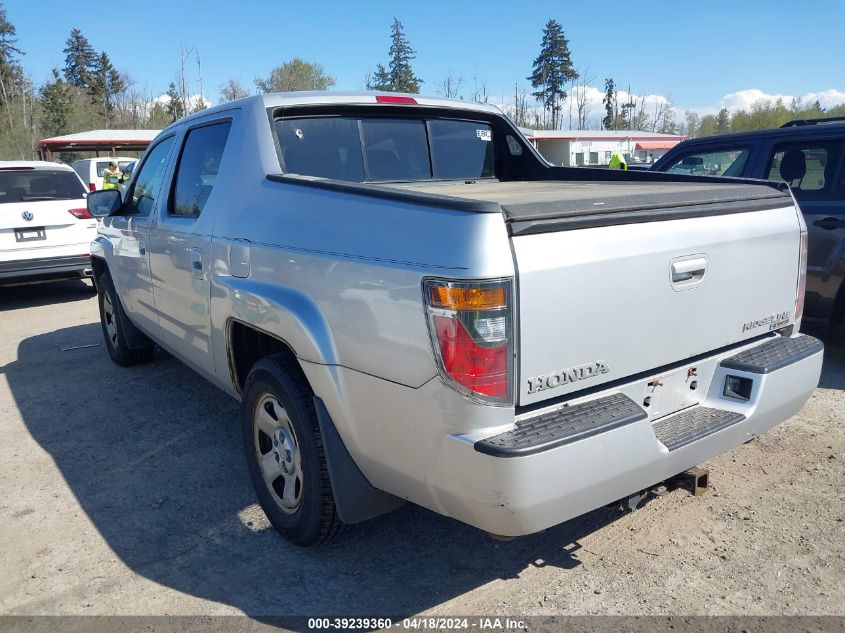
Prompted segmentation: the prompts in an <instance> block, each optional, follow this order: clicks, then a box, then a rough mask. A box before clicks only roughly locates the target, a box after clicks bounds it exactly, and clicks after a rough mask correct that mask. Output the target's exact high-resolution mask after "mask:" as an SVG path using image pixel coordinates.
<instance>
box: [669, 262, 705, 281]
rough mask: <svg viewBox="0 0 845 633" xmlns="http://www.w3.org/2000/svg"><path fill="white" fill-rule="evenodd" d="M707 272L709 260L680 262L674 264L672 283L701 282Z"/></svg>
mask: <svg viewBox="0 0 845 633" xmlns="http://www.w3.org/2000/svg"><path fill="white" fill-rule="evenodd" d="M706 271H707V258H706V257H696V258H695V259H685V260H682V261H679V262H672V283H673V284H674V283H681V282H684V281H700V280H701V279H702V278H703V277H704V273H705V272H706Z"/></svg>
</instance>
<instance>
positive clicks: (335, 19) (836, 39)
mask: <svg viewBox="0 0 845 633" xmlns="http://www.w3.org/2000/svg"><path fill="white" fill-rule="evenodd" d="M4 4H5V7H6V10H7V13H8V17H9V19H10V20H11V21H12V23H13V24H14V25H15V26H16V27H17V30H18V40H19V46H20V47H21V48H23V49H24V50H25V51H26V53H27V54H26V56H25V57H24V63H25V65H26V67H27V70H28V72H29V73H30V74H31V76H32V78H33V79H34V80H35V81H36V83H40V82H42V81H44V80H46V79H48V78H49V76H50V70H51V68H52V67H54V66H57V67H61V66H62V64H63V62H64V56H63V54H62V52H61V50H62V48H64V40H65V39H66V38H67V35H68V33H69V32H70V30H71V28H73V27H78V28H80V29H82V32H83V33H84V34H85V35H86V36H87V37H88V38H89V40H90V41H91V43H92V44H93V45H94V47H95V48H96V49H97V50H98V51H99V50H105V51H106V52H108V53H109V55H110V56H111V58H112V61H113V62H114V64H115V65H116V66H117V67H118V68H119V69H121V70H125V71H128V72H129V73H130V74H131V75H132V77H133V78H134V79H135V81H136V82H137V84H138V86H139V87H140V88H141V89H145V90H146V91H148V92H149V93H150V94H151V95H153V96H155V95H158V94H161V93H163V92H164V91H165V90H166V88H167V84H168V83H169V82H170V81H171V80H173V79H174V78H175V77H176V73H177V70H178V67H179V51H180V45H182V46H184V47H185V48H190V47H196V49H197V50H198V51H199V53H200V55H201V60H202V72H203V86H204V92H205V94H206V95H207V96H208V97H209V98H210V99H211V100H212V101H215V102H216V101H217V100H218V98H219V86H220V84H221V83H223V82H224V81H225V80H226V79H228V78H236V79H239V80H240V81H241V82H242V83H243V84H245V85H249V86H250V87H252V80H253V79H254V78H255V77H256V76H258V75H265V74H267V73H268V72H269V70H270V69H271V68H272V67H273V66H275V65H278V64H279V63H281V62H283V61H285V60H288V59H290V58H292V57H295V56H298V57H302V58H305V59H307V60H311V61H317V62H319V63H321V64H323V66H324V67H325V68H326V70H327V71H328V72H330V73H331V74H332V75H334V76H335V77H336V78H337V85H336V88H338V89H352V90H357V89H361V88H363V84H364V76H365V75H366V73H367V71H368V70H371V69H373V68H374V67H375V65H376V63H378V62H379V61H385V59H386V55H387V48H388V46H389V39H388V38H389V30H390V25H391V22H392V19H393V17H394V16H396V17H398V18H399V19H400V20H401V21H402V22H403V23H404V25H405V29H406V34H407V36H408V38H409V40H410V42H411V44H412V46H413V47H414V48H415V49H416V50H417V60H416V63H415V70H416V72H417V74H418V75H420V76H421V77H422V78H423V79H424V81H425V83H424V85H423V92H424V93H431V94H436V93H437V84H438V82H439V80H440V79H441V78H442V77H443V76H444V74H445V73H446V72H447V71H451V72H452V73H454V74H455V75H460V76H463V77H464V79H465V87H464V93H465V94H466V93H471V91H472V87H471V84H472V77H473V76H477V77H478V79H479V81H485V82H486V83H487V86H488V92H489V93H490V94H491V96H492V97H493V99H494V100H495V101H500V100H501V98H502V95H504V98H505V101H507V100H508V98H509V95H510V94H512V92H513V85H514V82H520V84H522V85H523V86H526V87H527V85H528V82H527V81H526V79H525V78H526V76H527V75H528V74H529V72H530V69H531V62H532V60H533V59H534V57H535V56H536V55H537V52H538V49H539V44H540V38H541V29H542V27H543V24H544V23H545V22H546V20H547V19H549V18H555V19H557V20H558V21H559V22H561V24H562V25H563V27H564V31H565V33H566V35H567V37H568V38H569V39H570V47H571V50H572V54H573V60H574V62H575V64H576V66H578V67H583V66H589V67H590V68H591V70H592V72H593V73H594V74H595V75H596V76H597V79H596V82H595V85H596V86H597V87H598V88H601V86H602V84H603V80H604V78H605V77H613V78H614V79H615V80H616V81H617V83H618V84H619V85H620V86H621V87H625V86H627V85H628V84H630V86H631V88H632V92H634V93H636V94H655V95H669V96H671V98H672V101H673V102H674V103H675V105H676V106H678V107H680V108H696V109H703V110H706V109H710V108H713V107H715V106H717V105H720V104H722V103H726V104H727V105H735V104H739V105H742V102H743V99H745V100H747V99H751V98H753V97H754V95H756V94H757V93H751V96H748V95H745V96H742V95H743V94H744V93H742V92H741V91H746V90H751V89H756V90H759V91H761V94H763V95H768V94H782V95H806V94H816V93H820V92H822V91H825V90H828V91H831V90H833V91H835V92H829V93H827V94H828V97H829V98H830V99H834V100H835V99H838V97H839V96H840V94H841V95H842V96H843V97H845V35H843V31H842V25H843V24H845V2H843V0H817V1H810V0H805V1H804V2H796V1H795V0H790V1H789V2H782V1H779V0H769V1H766V2H763V1H758V0H734V1H733V2H728V1H726V0H707V1H706V2H705V1H702V0H699V1H694V2H678V1H676V0H671V1H670V0H665V1H662V2H659V1H657V0H633V1H632V2H627V3H618V4H617V3H612V2H597V1H592V2H587V1H585V0H582V1H579V2H574V1H569V0H557V1H555V2H550V1H545V2H536V1H533V0H521V1H519V2H499V1H493V0H488V1H487V2H483V3H482V2H461V1H459V0H452V1H450V2H440V1H435V0H427V1H426V2H407V1H406V2H396V1H393V2H386V1H381V0H371V1H368V2H361V3H352V2H334V1H325V0H324V1H320V2H310V3H308V2H302V1H301V0H299V1H297V2H288V1H281V2H280V1H276V2H258V1H257V0H240V1H239V2H219V1H215V0H208V1H206V2H193V1H192V2H188V1H186V0H170V1H168V2H165V1H161V0H138V1H136V2H120V1H119V0H108V1H106V2H103V1H98V2H86V1H85V0H77V1H76V2H68V1H67V0H5V2H4ZM614 5H615V6H616V7H618V8H617V9H614V10H611V11H609V10H608V7H612V6H614ZM106 7H114V13H113V14H111V13H110V12H109V11H108V10H107V8H106ZM609 14H612V15H609ZM190 70H191V72H192V79H193V80H194V82H195V81H196V72H195V67H193V66H192V67H191V68H190ZM734 93H739V94H740V97H735V96H734V97H732V98H733V101H732V100H731V99H732V98H729V99H727V100H725V97H726V95H734ZM746 97H747V98H746ZM843 100H845V98H843Z"/></svg>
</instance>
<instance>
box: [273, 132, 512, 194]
mask: <svg viewBox="0 0 845 633" xmlns="http://www.w3.org/2000/svg"><path fill="white" fill-rule="evenodd" d="M275 129H276V136H277V138H278V142H279V148H280V151H281V156H282V161H283V163H284V165H283V167H284V170H285V171H286V172H287V173H291V174H298V175H302V176H312V177H318V178H331V179H335V180H343V181H348V182H397V181H398V182H401V181H419V180H453V179H472V180H474V179H481V178H494V177H495V168H494V165H495V149H494V148H495V145H494V143H493V131H492V129H491V127H490V125H489V124H487V123H484V122H480V121H465V120H450V119H439V118H431V119H426V118H424V117H401V118H400V117H387V116H385V117H376V116H360V117H358V116H309V117H291V118H281V119H277V120H276V121H275ZM512 153H513V152H512Z"/></svg>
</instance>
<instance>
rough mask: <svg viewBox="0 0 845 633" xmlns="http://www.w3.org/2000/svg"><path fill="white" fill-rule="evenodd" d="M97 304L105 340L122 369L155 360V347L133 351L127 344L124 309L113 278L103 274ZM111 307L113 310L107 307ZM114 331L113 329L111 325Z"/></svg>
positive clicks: (100, 279) (98, 283) (98, 286)
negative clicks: (124, 329) (124, 328)
mask: <svg viewBox="0 0 845 633" xmlns="http://www.w3.org/2000/svg"><path fill="white" fill-rule="evenodd" d="M97 304H98V305H99V307H100V326H101V327H102V329H103V339H104V340H105V342H106V349H107V350H108V352H109V356H111V359H112V360H113V361H114V362H115V363H117V364H118V365H120V366H121V367H130V366H132V365H140V364H141V363H147V362H149V361H150V360H152V358H153V352H154V351H155V346H154V345H153V344H152V342H150V344H149V345H146V346H144V347H140V348H137V349H132V348H130V347H129V346H128V345H127V344H126V336H125V334H124V331H123V317H122V315H123V307H122V306H121V305H120V300H119V299H118V298H117V293H116V292H115V290H114V284H113V283H112V280H111V276H109V274H108V273H103V274H102V275H100V278H99V279H98V280H97ZM109 305H110V306H111V310H110V311H109V309H108V308H107V306H109ZM112 324H113V325H114V329H113V330H112V329H111V325H112Z"/></svg>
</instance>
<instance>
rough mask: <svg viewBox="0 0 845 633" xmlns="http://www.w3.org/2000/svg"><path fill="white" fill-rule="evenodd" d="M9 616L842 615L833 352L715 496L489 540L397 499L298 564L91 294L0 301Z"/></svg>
mask: <svg viewBox="0 0 845 633" xmlns="http://www.w3.org/2000/svg"><path fill="white" fill-rule="evenodd" d="M0 331H2V338H0V437H2V438H3V450H2V452H1V453H0V569H2V570H3V571H2V573H0V613H5V614H71V613H72V614H163V613H167V614H224V613H228V614H234V613H241V612H243V613H247V614H250V615H288V614H296V615H308V614H338V615H352V614H371V615H372V614H392V615H394V616H399V615H408V614H414V613H419V612H424V611H426V612H433V613H441V614H465V615H472V614H484V615H490V614H509V615H513V614H525V615H527V614H593V613H622V614H640V613H650V614H665V613H681V614H704V613H707V614H781V613H786V614H842V613H843V612H845V524H844V523H843V519H844V518H845V485H844V484H845V346H843V344H841V343H839V344H836V343H835V342H834V340H833V339H832V338H830V337H827V338H826V343H827V345H828V348H827V358H826V361H825V370H824V374H823V376H822V382H821V385H820V388H819V389H818V391H817V392H816V394H815V395H814V396H813V398H812V400H811V401H810V402H809V403H808V405H807V406H806V407H805V408H804V409H803V411H802V412H801V413H800V414H799V415H798V416H796V417H795V418H794V419H792V420H791V421H790V422H788V423H786V424H784V425H782V426H780V427H778V428H777V429H775V430H773V431H772V432H770V433H768V434H767V435H765V436H763V437H762V438H760V439H758V440H757V441H755V442H752V443H751V444H748V445H745V446H742V447H740V448H738V449H736V450H734V451H733V452H731V453H729V454H727V455H723V456H721V457H719V458H718V459H715V460H712V461H711V462H709V463H708V464H707V466H708V467H709V468H710V470H711V478H712V483H713V486H712V490H711V492H709V493H708V494H707V495H706V496H704V497H701V498H694V497H692V496H690V495H688V494H686V493H683V492H681V491H676V492H673V493H671V494H669V495H667V496H665V497H661V498H657V499H654V500H653V501H651V502H649V503H648V504H647V505H646V506H645V507H644V508H643V509H640V510H638V511H636V512H634V513H632V514H627V515H619V514H617V513H615V512H613V511H611V510H598V511H596V512H593V513H591V514H589V515H586V516H584V517H581V518H579V519H576V520H573V521H570V522H569V523H566V524H564V525H561V526H559V527H556V528H554V529H550V530H547V531H546V532H544V533H542V534H538V535H535V536H532V537H526V538H522V539H517V540H514V541H511V542H507V543H503V542H495V541H492V540H490V539H489V538H487V537H486V536H485V535H484V534H482V533H480V532H478V531H477V530H475V529H473V528H470V527H467V526H465V525H462V524H460V523H458V522H456V521H453V520H450V519H446V518H443V517H440V516H438V515H435V514H433V513H431V512H428V511H426V510H423V509H420V508H417V507H413V506H406V507H405V508H403V509H401V510H399V511H397V512H396V513H394V514H392V515H390V516H387V517H383V518H381V519H377V520H375V521H371V522H369V523H367V524H365V525H362V526H359V527H358V529H357V530H355V531H353V532H352V533H351V534H350V535H348V536H346V537H344V538H343V539H342V540H340V541H337V542H335V543H333V544H331V545H328V546H324V547H321V548H317V549H309V550H302V549H297V548H296V547H293V546H291V545H289V544H287V543H286V542H284V541H283V540H282V539H281V538H279V537H277V536H276V534H275V533H274V532H273V531H272V530H271V529H269V527H268V525H267V522H266V521H265V519H264V517H263V515H262V513H261V511H260V510H259V509H258V507H257V505H256V504H255V500H254V496H253V492H252V488H251V487H250V483H249V480H248V478H247V475H246V470H245V467H244V464H243V460H242V456H241V442H240V434H239V431H238V427H237V423H236V416H237V410H238V407H237V404H236V403H235V402H234V401H232V400H230V399H229V398H228V397H227V396H225V395H223V394H222V393H221V392H219V391H217V390H216V389H214V388H213V387H211V386H210V385H208V384H207V383H206V382H205V381H203V380H202V379H200V378H198V377H197V376H196V375H194V374H193V373H192V372H191V371H190V370H188V369H187V368H185V367H184V366H182V365H181V364H180V363H179V362H177V361H175V360H174V359H173V358H171V357H169V356H166V355H159V356H157V358H156V360H155V362H154V363H152V364H150V365H146V366H142V367H137V368H134V369H129V370H126V369H119V368H118V367H116V366H114V365H113V364H112V363H111V362H110V361H109V359H108V356H107V354H106V352H105V350H104V348H103V347H102V345H101V344H100V340H101V336H100V329H99V324H98V322H97V313H96V303H95V299H94V298H93V296H92V295H91V293H90V291H89V289H88V288H87V287H86V286H85V285H84V284H83V283H82V282H66V283H60V284H51V285H43V286H37V287H26V288H15V289H6V290H0Z"/></svg>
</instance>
